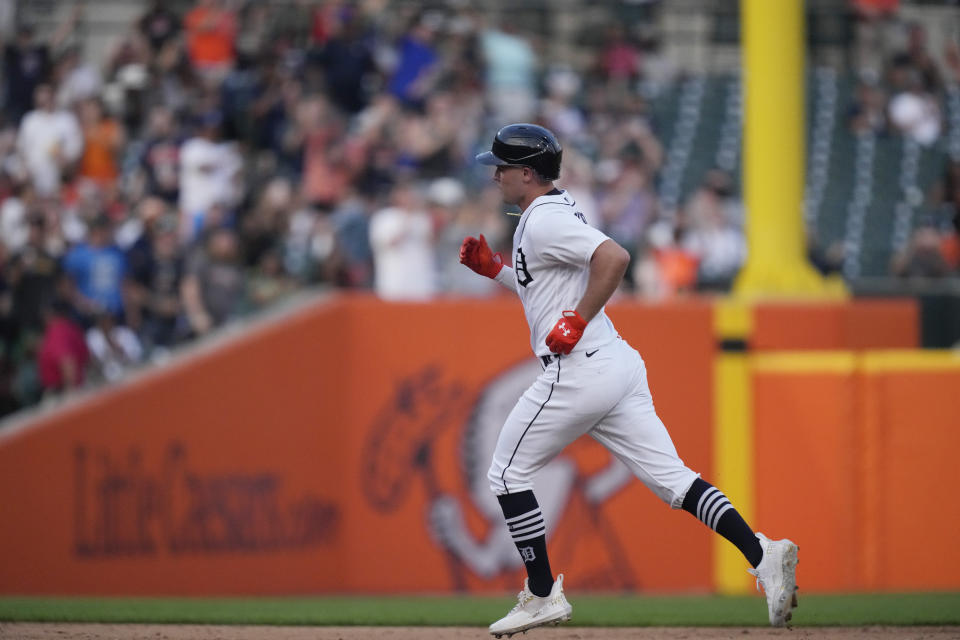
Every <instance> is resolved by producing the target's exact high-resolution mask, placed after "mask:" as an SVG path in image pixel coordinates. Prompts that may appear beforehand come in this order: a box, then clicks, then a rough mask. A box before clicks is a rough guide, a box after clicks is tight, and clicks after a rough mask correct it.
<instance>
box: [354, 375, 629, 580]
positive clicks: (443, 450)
mask: <svg viewBox="0 0 960 640" xmlns="http://www.w3.org/2000/svg"><path fill="white" fill-rule="evenodd" d="M538 363H539V360H536V359H534V358H526V359H524V360H523V361H522V362H521V363H520V364H518V365H515V366H513V367H510V368H508V369H506V370H504V371H503V372H501V373H500V374H498V375H497V376H496V377H495V378H494V379H492V380H490V381H489V382H488V383H487V384H485V385H484V386H483V387H482V388H479V389H470V390H469V392H468V387H467V385H466V384H464V383H463V382H461V381H460V380H457V379H456V378H455V377H454V376H453V375H451V374H450V373H448V372H447V371H446V370H445V369H444V367H443V366H441V365H430V366H426V367H423V368H421V369H420V370H416V371H413V372H411V373H409V374H408V375H405V376H403V377H400V378H398V379H397V380H396V381H395V383H394V393H393V394H392V395H391V396H390V398H389V399H388V400H387V402H386V403H384V405H383V406H381V407H380V410H379V411H378V412H377V415H376V417H375V418H374V420H373V422H372V424H371V426H370V429H369V431H368V433H367V436H366V441H365V444H364V451H363V455H362V460H363V463H362V464H361V466H360V478H359V480H360V483H361V486H362V488H363V491H364V495H365V497H366V499H367V502H368V504H369V505H370V506H372V507H373V508H374V509H376V510H377V511H378V512H380V513H381V514H383V515H385V516H386V515H389V514H392V513H395V512H398V511H401V510H403V509H404V508H405V507H406V506H407V503H409V502H413V501H414V500H416V498H410V497H409V495H410V493H411V492H412V491H413V490H414V487H416V486H417V485H418V484H419V485H421V487H422V489H423V490H424V493H425V494H426V500H427V505H426V507H427V513H426V518H425V523H424V524H425V525H426V528H427V530H428V532H429V535H430V536H431V538H432V539H433V541H434V542H435V544H436V545H437V547H438V548H439V549H440V550H442V558H443V562H444V564H445V565H446V570H447V573H448V575H449V578H450V584H451V586H452V588H453V589H454V590H456V591H467V590H469V585H470V584H471V582H475V580H473V581H472V580H471V578H474V579H476V578H479V579H480V580H482V581H490V580H495V579H498V578H500V577H505V576H506V575H507V574H509V573H510V572H512V571H515V570H518V569H520V568H521V567H522V566H523V563H524V562H525V561H526V562H529V561H531V560H533V559H534V550H533V549H532V548H530V547H527V548H525V549H524V550H523V551H521V553H519V554H518V553H517V548H516V545H515V544H514V543H513V539H512V538H511V537H510V533H509V531H508V529H507V527H506V526H504V523H503V513H502V511H501V509H500V505H499V503H498V502H497V498H496V496H494V495H493V493H492V492H491V491H490V483H489V481H488V479H487V469H488V468H489V466H490V460H491V457H492V456H493V451H494V448H495V445H496V441H497V437H498V435H499V433H500V429H501V427H502V426H503V423H504V420H506V417H507V415H508V413H509V412H510V410H511V409H512V408H513V406H514V405H515V404H516V402H517V398H519V397H520V396H521V395H522V394H523V392H524V390H525V389H526V388H527V387H528V386H529V385H530V383H531V382H532V381H533V380H534V379H535V378H536V377H537V375H538V374H539V373H540V366H539V364H538ZM450 430H455V431H456V432H457V437H456V438H454V439H451V438H449V437H447V438H444V435H445V434H448V433H449V431H450ZM450 442H454V443H455V445H454V446H455V449H454V450H450V449H449V446H450ZM604 455H605V456H606V457H607V459H608V464H607V466H606V467H605V468H603V469H601V470H600V471H596V472H591V473H588V474H585V473H584V472H582V471H581V470H580V469H579V467H578V465H577V463H576V461H575V456H576V449H575V448H573V449H572V450H568V451H565V452H564V453H563V454H561V455H560V456H558V457H557V458H555V459H554V460H552V461H551V462H550V463H548V464H547V465H546V466H545V467H544V468H543V469H541V470H540V472H539V473H538V474H537V477H536V479H535V480H534V485H535V490H536V494H537V499H538V501H539V503H540V507H541V509H542V510H543V514H544V518H545V520H546V521H547V536H548V538H550V539H551V541H552V543H553V544H554V546H555V548H556V549H557V554H556V559H557V562H558V566H559V565H561V564H562V565H564V566H568V563H572V562H574V560H576V559H578V558H580V556H581V555H582V556H584V557H582V558H581V559H579V560H577V562H578V564H577V565H575V566H576V567H577V568H579V569H580V573H579V584H581V585H584V586H587V587H592V588H598V589H631V588H636V587H637V586H638V584H639V580H638V579H637V576H636V574H635V573H634V572H633V570H632V569H631V568H630V567H629V564H628V563H627V561H626V560H625V554H624V552H623V545H622V544H621V543H620V540H619V537H618V534H617V532H616V530H615V529H614V527H613V526H612V523H611V522H610V521H609V520H608V518H607V516H606V515H605V514H604V512H603V506H604V504H605V503H606V502H607V501H608V500H609V499H610V498H611V497H612V496H613V495H614V494H616V493H617V492H619V491H620V490H621V489H622V488H623V487H625V486H626V485H627V483H628V482H630V479H631V478H632V476H631V474H630V472H629V471H628V470H627V468H626V467H625V466H624V465H623V464H621V463H620V462H619V461H617V460H616V459H614V458H613V457H612V456H610V455H609V454H608V453H605V454H604ZM450 458H454V459H458V460H459V461H460V465H459V466H460V470H461V472H462V475H461V476H460V477H450V476H449V475H448V474H444V473H442V472H441V470H440V465H439V464H438V461H439V460H441V459H448V460H449V459H450ZM470 512H472V513H473V514H475V515H478V516H480V517H481V518H482V520H483V522H484V526H483V528H482V530H480V531H477V530H471V528H470V526H468V522H467V517H468V515H467V514H468V513H470ZM560 521H564V523H565V524H564V526H563V527H558V526H557V525H558V523H560ZM555 529H557V530H559V529H564V530H565V531H566V532H567V535H565V536H563V535H559V536H554V535H553V534H554V530H555ZM481 531H482V532H481ZM598 538H599V539H600V542H599V543H598V542H596V540H597V539H598ZM580 550H584V553H583V554H580V553H579V551H580Z"/></svg>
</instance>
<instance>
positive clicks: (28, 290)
mask: <svg viewBox="0 0 960 640" xmlns="http://www.w3.org/2000/svg"><path fill="white" fill-rule="evenodd" d="M47 227H48V223H47V220H46V217H45V216H43V215H42V214H40V213H37V212H33V213H31V214H30V215H29V233H28V236H27V241H26V243H25V244H24V246H23V247H22V248H20V250H19V251H17V252H16V253H14V254H13V256H12V257H11V259H10V262H9V264H8V265H7V267H8V269H7V278H8V285H9V286H10V291H11V294H12V302H13V306H12V313H13V317H14V320H15V321H16V323H17V326H18V327H19V329H20V330H21V331H23V332H26V333H27V334H39V333H40V332H41V331H42V330H43V310H44V308H46V307H47V306H49V305H50V304H52V303H53V302H54V300H55V299H56V297H57V289H58V284H59V281H60V276H61V269H60V261H59V260H58V258H57V256H55V255H54V254H52V253H51V252H50V251H49V249H48V247H47V244H48V243H47V235H48V229H47Z"/></svg>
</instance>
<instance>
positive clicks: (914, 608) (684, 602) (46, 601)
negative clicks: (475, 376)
mask: <svg viewBox="0 0 960 640" xmlns="http://www.w3.org/2000/svg"><path fill="white" fill-rule="evenodd" d="M571 601H572V602H573V605H574V618H573V622H572V624H574V625H582V626H661V625H663V626H763V625H766V618H767V613H766V607H765V604H764V601H763V597H762V596H759V595H758V596H757V597H719V596H675V597H667V596H637V595H629V596H626V595H609V596H598V595H578V594H576V593H574V594H572V596H571ZM510 605H511V600H510V598H508V597H340V596H338V597H313V598H303V597H290V598H207V599H200V598H196V599H193V598H35V597H0V621H7V622H13V621H34V622H40V621H42V622H68V621H69V622H145V623H146V622H154V623H203V624H272V625H430V626H439V625H456V626H460V625H467V626H469V625H477V626H486V625H487V624H489V623H490V622H491V621H492V620H495V619H496V618H498V617H500V616H502V615H503V614H504V613H505V612H506V611H507V610H508V609H509V607H510ZM794 623H795V624H796V625H797V626H804V625H809V626H825V625H876V624H882V625H957V624H960V593H911V594H843V595H824V594H818V595H809V596H801V599H800V608H799V609H797V610H796V612H795V613H794Z"/></svg>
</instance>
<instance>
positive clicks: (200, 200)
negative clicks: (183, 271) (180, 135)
mask: <svg viewBox="0 0 960 640" xmlns="http://www.w3.org/2000/svg"><path fill="white" fill-rule="evenodd" d="M221 123H222V117H221V115H220V113H219V112H216V111H211V112H208V113H207V114H205V115H203V116H201V118H200V130H199V132H198V135H196V136H195V137H193V138H190V139H189V140H187V141H186V142H185V143H184V144H183V146H182V147H181V149H180V214H181V233H182V234H183V236H184V237H185V238H188V239H190V238H195V237H196V235H197V234H198V233H199V232H200V230H202V229H203V228H204V226H206V221H205V218H206V217H207V216H208V215H209V214H210V212H211V210H212V209H213V208H214V207H217V206H220V207H226V208H227V209H232V208H233V207H234V206H235V205H236V204H237V203H238V202H239V201H240V199H241V197H242V192H241V190H240V186H241V185H240V171H241V169H242V168H243V160H242V158H241V157H240V153H239V150H238V149H237V148H236V145H235V144H234V143H232V142H224V141H221V140H220V125H221Z"/></svg>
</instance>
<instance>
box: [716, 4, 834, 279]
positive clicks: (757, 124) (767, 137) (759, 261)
mask: <svg viewBox="0 0 960 640" xmlns="http://www.w3.org/2000/svg"><path fill="white" fill-rule="evenodd" d="M740 6H741V33H742V51H743V54H742V55H743V74H744V78H743V79H744V83H743V84H744V87H745V89H744V91H745V94H744V167H743V169H744V172H743V173H744V175H743V179H744V190H745V194H746V207H747V244H748V248H749V255H748V258H747V263H746V265H745V266H744V268H743V270H742V271H741V273H740V276H739V277H738V278H737V281H736V283H735V285H734V293H735V294H736V295H738V296H748V297H758V296H766V295H774V296H783V295H801V296H803V295H806V296H809V295H811V294H814V295H816V294H823V293H826V289H827V287H826V285H825V283H824V281H823V278H821V277H820V275H819V274H818V273H817V272H816V271H815V270H814V269H813V267H811V266H810V264H809V263H808V262H807V260H806V243H805V241H804V237H805V233H804V228H803V211H802V207H803V183H804V158H805V153H804V139H803V136H804V127H803V123H804V119H803V115H804V99H803V92H804V22H803V20H804V14H803V6H804V3H803V0H741V3H740Z"/></svg>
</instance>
